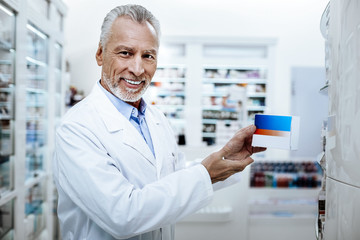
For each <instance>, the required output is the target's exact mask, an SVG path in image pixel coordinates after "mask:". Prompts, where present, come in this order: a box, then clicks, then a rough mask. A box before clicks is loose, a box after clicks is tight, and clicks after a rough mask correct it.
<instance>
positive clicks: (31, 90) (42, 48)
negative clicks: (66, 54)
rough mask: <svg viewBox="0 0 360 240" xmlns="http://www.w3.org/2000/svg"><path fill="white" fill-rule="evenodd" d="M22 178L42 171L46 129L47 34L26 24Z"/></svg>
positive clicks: (32, 176) (34, 175) (31, 176)
mask: <svg viewBox="0 0 360 240" xmlns="http://www.w3.org/2000/svg"><path fill="white" fill-rule="evenodd" d="M27 31H28V32H27V44H28V48H27V50H28V53H27V57H26V62H27V84H26V85H27V86H26V180H29V179H31V178H36V177H38V176H41V175H42V174H44V162H45V161H44V157H45V147H46V132H47V131H46V130H47V97H48V96H47V71H48V64H47V61H48V59H47V58H48V57H47V55H48V52H47V44H48V37H47V36H46V35H45V34H43V33H42V32H41V31H40V30H38V29H37V28H36V27H35V26H33V25H31V24H28V25H27Z"/></svg>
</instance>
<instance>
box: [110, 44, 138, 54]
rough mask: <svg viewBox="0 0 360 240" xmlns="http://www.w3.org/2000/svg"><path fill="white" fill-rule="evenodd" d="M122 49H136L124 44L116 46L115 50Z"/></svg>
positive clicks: (130, 50) (129, 50)
mask: <svg viewBox="0 0 360 240" xmlns="http://www.w3.org/2000/svg"><path fill="white" fill-rule="evenodd" d="M120 50H125V51H128V52H132V51H133V50H134V49H133V48H131V47H127V46H124V45H119V46H116V48H115V49H114V51H115V52H117V51H120Z"/></svg>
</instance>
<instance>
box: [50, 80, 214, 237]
mask: <svg viewBox="0 0 360 240" xmlns="http://www.w3.org/2000/svg"><path fill="white" fill-rule="evenodd" d="M146 121H147V124H148V127H149V131H150V134H151V137H152V142H153V145H154V151H155V156H156V158H154V156H153V154H152V152H151V150H150V149H149V147H148V146H147V144H146V143H145V141H144V139H143V137H142V136H141V135H140V134H139V132H138V131H137V130H136V129H135V128H134V126H133V125H132V124H131V123H130V122H129V121H128V119H125V117H124V116H123V115H122V114H121V113H120V112H118V111H117V109H116V108H115V107H114V105H113V104H112V103H111V102H110V100H109V99H108V98H107V97H106V95H105V94H104V93H103V92H102V90H101V89H100V87H99V86H98V85H97V84H95V86H94V88H93V90H92V92H91V94H90V95H89V96H88V97H86V98H85V99H84V100H82V101H81V102H80V103H78V104H76V105H75V106H74V107H73V108H71V109H70V110H69V111H68V113H67V114H66V115H65V116H64V118H63V121H62V123H61V125H60V126H59V128H58V130H57V133H56V147H55V155H54V164H53V171H54V179H55V183H56V186H57V189H58V193H59V199H58V217H59V220H60V227H61V234H62V238H63V239H66V240H67V239H75V240H80V239H87V240H99V239H101V240H108V239H134V240H135V239H138V240H140V239H142V240H144V239H146V240H152V239H153V240H158V239H162V240H170V239H173V236H174V229H173V224H174V223H175V222H177V221H178V220H180V219H181V218H183V217H185V216H187V215H189V214H190V213H194V212H196V211H197V210H199V209H201V208H202V207H204V206H206V205H207V204H208V203H210V201H211V199H212V196H213V188H212V185H211V180H210V177H209V174H208V172H207V171H206V169H205V167H204V166H203V165H202V164H198V165H195V166H192V167H190V168H186V169H182V168H183V166H184V164H183V162H181V161H180V159H178V149H177V144H176V142H175V138H174V135H173V132H172V130H171V128H170V126H169V124H168V121H167V119H166V118H165V117H164V115H163V114H162V113H161V112H160V111H159V110H157V109H156V108H154V107H153V106H149V105H148V108H147V110H146ZM180 169H182V170H180ZM175 171H176V172H175Z"/></svg>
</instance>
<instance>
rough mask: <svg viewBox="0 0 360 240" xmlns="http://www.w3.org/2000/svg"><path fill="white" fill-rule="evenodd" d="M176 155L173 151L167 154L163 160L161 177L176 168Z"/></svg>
mask: <svg viewBox="0 0 360 240" xmlns="http://www.w3.org/2000/svg"><path fill="white" fill-rule="evenodd" d="M176 161H177V159H176V155H175V154H174V153H170V154H167V157H166V159H165V161H164V165H163V169H162V174H161V175H162V177H164V176H166V175H169V174H170V173H173V172H175V170H176V168H175V166H176Z"/></svg>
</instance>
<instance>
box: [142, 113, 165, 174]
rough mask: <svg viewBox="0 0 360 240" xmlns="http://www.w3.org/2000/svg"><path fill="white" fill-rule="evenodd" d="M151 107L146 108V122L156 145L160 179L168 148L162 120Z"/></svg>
mask: <svg viewBox="0 0 360 240" xmlns="http://www.w3.org/2000/svg"><path fill="white" fill-rule="evenodd" d="M149 110H150V109H147V110H146V115H147V116H146V123H147V125H148V128H149V131H150V135H151V140H152V143H153V147H154V152H155V157H156V168H157V177H158V179H160V178H161V169H162V166H163V160H164V150H165V149H166V146H165V145H164V144H165V141H166V139H161V138H162V136H163V134H161V133H162V131H164V129H161V128H162V127H163V126H162V125H161V121H160V120H159V119H156V118H155V117H154V115H153V114H152V113H151V111H149Z"/></svg>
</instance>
